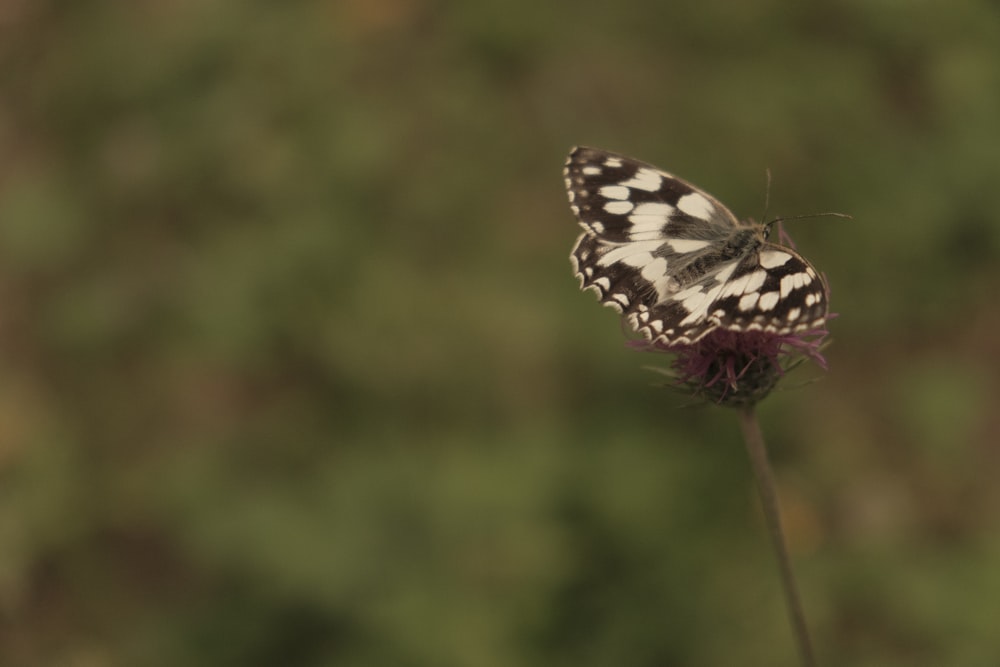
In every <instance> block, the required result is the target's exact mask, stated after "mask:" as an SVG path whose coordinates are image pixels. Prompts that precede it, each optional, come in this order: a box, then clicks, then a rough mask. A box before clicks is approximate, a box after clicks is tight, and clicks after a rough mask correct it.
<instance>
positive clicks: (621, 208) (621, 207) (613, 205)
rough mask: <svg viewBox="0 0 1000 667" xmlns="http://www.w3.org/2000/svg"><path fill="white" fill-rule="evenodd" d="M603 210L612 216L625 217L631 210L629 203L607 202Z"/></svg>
mask: <svg viewBox="0 0 1000 667" xmlns="http://www.w3.org/2000/svg"><path fill="white" fill-rule="evenodd" d="M604 210H605V211H607V212H608V213H612V214H614V215H625V214H626V213H628V212H629V211H631V210H632V202H630V201H609V202H608V203H606V204H605V205H604Z"/></svg>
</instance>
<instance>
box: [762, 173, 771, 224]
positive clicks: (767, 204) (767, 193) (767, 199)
mask: <svg viewBox="0 0 1000 667" xmlns="http://www.w3.org/2000/svg"><path fill="white" fill-rule="evenodd" d="M764 174H765V178H766V183H765V185H764V215H762V216H760V221H761V222H766V221H767V212H768V210H769V209H770V208H771V168H770V167H767V168H766V169H764Z"/></svg>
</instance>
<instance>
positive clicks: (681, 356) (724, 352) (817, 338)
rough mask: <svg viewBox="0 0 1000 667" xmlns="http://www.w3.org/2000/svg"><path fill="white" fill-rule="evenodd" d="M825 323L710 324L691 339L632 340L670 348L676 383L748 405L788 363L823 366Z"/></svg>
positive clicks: (718, 399)
mask: <svg viewBox="0 0 1000 667" xmlns="http://www.w3.org/2000/svg"><path fill="white" fill-rule="evenodd" d="M828 333H829V332H828V331H827V330H826V329H825V328H820V329H813V330H811V331H806V332H802V333H798V334H786V335H779V334H775V333H768V332H766V331H732V330H729V329H715V330H714V331H711V332H709V333H708V334H707V335H705V336H704V337H703V338H701V339H700V340H698V341H697V342H695V343H691V344H684V345H678V344H674V345H669V346H668V345H663V344H662V343H661V344H657V343H649V342H646V341H634V342H633V344H632V346H633V347H635V348H637V349H640V350H649V351H655V352H667V353H672V354H674V355H676V356H675V358H674V360H673V363H672V365H671V371H669V372H667V374H668V375H670V376H671V377H673V378H674V379H675V386H676V387H678V388H680V389H683V390H685V391H686V392H687V393H691V394H693V395H695V396H699V397H705V398H708V399H710V400H712V401H714V402H715V403H718V404H720V405H726V406H731V407H744V406H749V405H753V404H755V403H757V402H759V401H760V400H761V399H763V398H764V397H765V396H767V395H768V394H769V393H771V390H772V389H774V387H775V386H776V385H777V384H778V381H779V380H780V379H781V378H782V376H784V374H785V373H786V372H788V371H789V370H790V369H791V368H792V367H794V366H796V365H798V364H799V363H800V362H801V361H802V360H804V359H810V360H812V361H813V362H815V363H816V364H817V365H818V366H820V367H821V368H822V369H823V370H826V368H827V365H826V359H824V358H823V355H822V349H823V347H825V345H824V340H825V338H826V336H827V335H828Z"/></svg>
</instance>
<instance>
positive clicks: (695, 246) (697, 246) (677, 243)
mask: <svg viewBox="0 0 1000 667" xmlns="http://www.w3.org/2000/svg"><path fill="white" fill-rule="evenodd" d="M667 245H669V246H670V247H671V248H672V249H673V251H674V252H694V251H695V250H701V249H702V248H707V247H708V246H710V245H712V242H711V241H699V240H696V239H671V240H670V241H668V242H667Z"/></svg>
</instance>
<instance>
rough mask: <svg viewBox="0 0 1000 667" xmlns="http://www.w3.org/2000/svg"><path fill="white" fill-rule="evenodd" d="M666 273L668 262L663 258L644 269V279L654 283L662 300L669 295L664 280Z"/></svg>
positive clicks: (655, 260) (650, 263) (657, 259)
mask: <svg viewBox="0 0 1000 667" xmlns="http://www.w3.org/2000/svg"><path fill="white" fill-rule="evenodd" d="M666 273H667V260H665V259H663V258H662V257H658V258H656V259H654V260H653V261H652V262H649V263H648V264H646V266H644V267H642V277H643V278H645V279H646V280H648V281H649V282H651V283H653V287H654V288H655V289H656V294H657V296H659V298H660V299H663V298H664V297H666V295H667V292H666V289H667V288H666V281H665V280H664V279H663V277H664V276H665V275H666Z"/></svg>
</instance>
